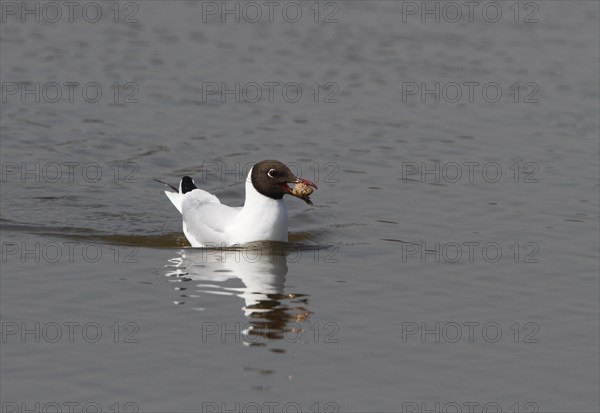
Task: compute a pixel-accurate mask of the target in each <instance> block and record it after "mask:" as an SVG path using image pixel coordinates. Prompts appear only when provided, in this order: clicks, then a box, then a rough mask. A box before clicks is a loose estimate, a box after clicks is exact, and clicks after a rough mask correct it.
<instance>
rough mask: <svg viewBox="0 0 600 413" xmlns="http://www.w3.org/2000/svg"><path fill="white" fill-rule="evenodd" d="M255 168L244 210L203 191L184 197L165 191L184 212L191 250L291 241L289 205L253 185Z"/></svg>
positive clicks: (249, 174)
mask: <svg viewBox="0 0 600 413" xmlns="http://www.w3.org/2000/svg"><path fill="white" fill-rule="evenodd" d="M251 174H252V169H251V170H250V172H249V173H248V177H247V178H246V201H245V203H244V206H243V207H237V208H236V207H229V206H227V205H223V204H222V203H221V201H219V198H217V197H216V196H215V195H213V194H210V193H208V192H206V191H203V190H202V189H194V190H192V191H190V192H187V193H185V194H182V193H177V192H169V191H165V194H166V195H167V197H168V198H169V199H170V200H171V202H172V203H173V205H175V207H176V208H177V209H178V210H179V212H181V215H182V218H183V233H184V234H185V236H186V238H187V239H188V241H189V242H190V244H192V247H216V248H220V247H228V246H232V245H235V244H243V243H247V242H252V241H284V242H287V241H288V221H287V220H288V218H287V206H286V204H285V202H284V201H283V199H272V198H269V197H266V196H264V195H262V194H261V193H259V192H258V191H257V190H256V189H255V188H254V186H253V185H252V180H251V178H250V177H251Z"/></svg>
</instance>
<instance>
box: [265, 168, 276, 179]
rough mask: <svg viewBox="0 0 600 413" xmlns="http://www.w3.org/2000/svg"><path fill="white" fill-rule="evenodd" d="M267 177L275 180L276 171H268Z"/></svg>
mask: <svg viewBox="0 0 600 413" xmlns="http://www.w3.org/2000/svg"><path fill="white" fill-rule="evenodd" d="M267 175H268V176H269V178H275V176H277V171H276V170H275V169H269V172H267Z"/></svg>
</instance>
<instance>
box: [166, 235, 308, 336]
mask: <svg viewBox="0 0 600 413" xmlns="http://www.w3.org/2000/svg"><path fill="white" fill-rule="evenodd" d="M290 251H291V249H290V246H289V244H285V243H277V242H260V243H251V244H246V245H244V247H243V248H226V249H222V248H221V249H217V248H215V249H208V248H194V249H185V250H182V251H180V256H178V257H175V258H172V259H171V260H169V261H170V263H171V264H170V265H168V266H167V268H168V271H167V273H166V276H167V277H170V278H171V280H172V281H174V282H180V281H190V283H189V284H193V285H194V288H195V291H194V292H189V293H187V294H185V295H184V296H183V297H187V299H193V300H198V304H201V299H202V297H203V295H202V294H217V295H225V296H237V297H240V298H242V299H243V300H244V305H243V307H242V311H243V313H244V315H245V316H246V317H248V323H247V325H246V326H245V328H243V331H242V334H244V337H245V344H247V345H255V346H264V345H266V343H265V341H275V340H282V339H285V338H292V337H295V336H298V335H299V334H301V330H302V323H303V322H305V321H308V319H309V317H310V315H311V312H310V311H309V310H308V308H307V307H308V297H307V296H306V295H305V294H292V293H286V291H285V277H286V274H287V272H288V266H287V255H288V253H291V252H290ZM298 252H300V253H301V252H302V251H297V250H296V251H294V252H293V254H295V255H296V254H297V253H298ZM237 280H240V281H241V283H242V284H243V285H242V286H238V285H239V281H238V282H236V281H237ZM186 284H188V283H186ZM189 284H188V285H189ZM232 284H234V285H235V284H238V285H236V286H233V285H232ZM185 287H187V285H186V286H185ZM185 287H183V289H187V288H185ZM176 288H180V289H181V287H176ZM176 304H182V302H176ZM200 307H201V305H200Z"/></svg>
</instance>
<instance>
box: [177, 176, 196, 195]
mask: <svg viewBox="0 0 600 413" xmlns="http://www.w3.org/2000/svg"><path fill="white" fill-rule="evenodd" d="M194 189H198V187H197V186H196V184H195V183H194V180H193V179H192V178H190V177H189V176H184V177H183V178H181V193H182V194H185V193H188V192H190V191H193V190H194Z"/></svg>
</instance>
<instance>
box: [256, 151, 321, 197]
mask: <svg viewBox="0 0 600 413" xmlns="http://www.w3.org/2000/svg"><path fill="white" fill-rule="evenodd" d="M250 179H251V180H252V185H253V186H254V188H255V189H256V190H257V191H258V192H259V193H261V194H262V195H264V196H266V197H269V198H271V199H281V198H283V196H284V195H285V194H288V195H292V196H296V195H294V194H293V192H292V188H290V187H289V186H288V184H298V183H303V184H305V185H309V186H312V187H313V188H316V187H317V186H316V185H315V184H314V183H312V182H311V181H309V180H306V179H300V178H298V177H297V176H295V175H294V174H293V173H292V171H290V168H288V167H287V166H285V165H284V164H283V163H281V162H279V161H275V160H272V159H268V160H265V161H260V162H259V163H257V164H256V165H254V166H253V167H252V174H251V176H250ZM301 199H303V200H304V201H305V202H306V203H308V204H311V202H310V198H308V197H304V198H301Z"/></svg>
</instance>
